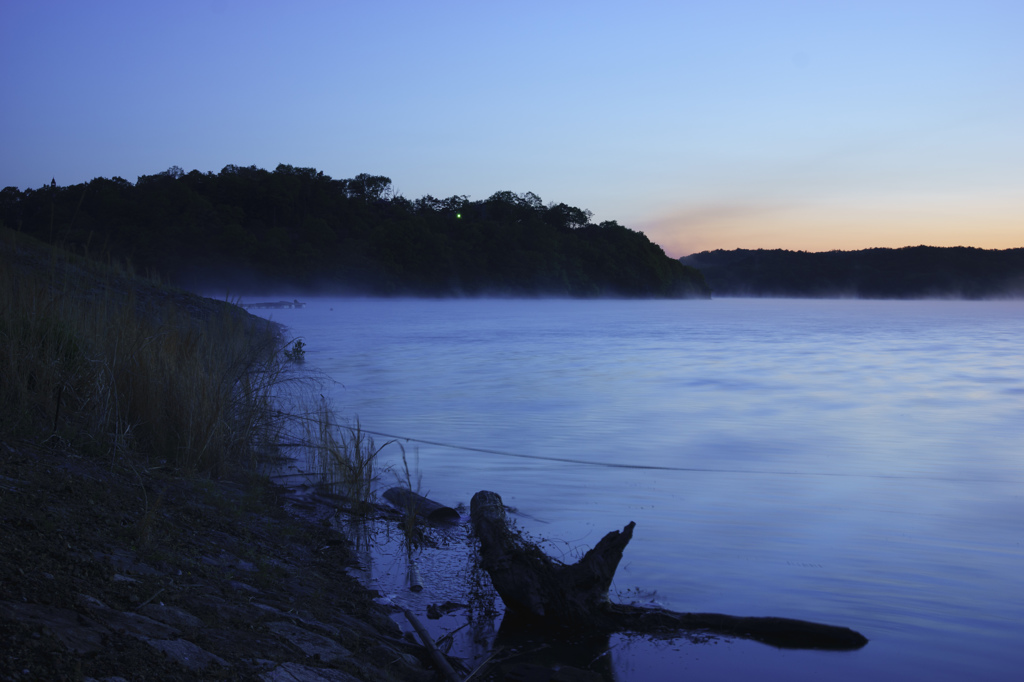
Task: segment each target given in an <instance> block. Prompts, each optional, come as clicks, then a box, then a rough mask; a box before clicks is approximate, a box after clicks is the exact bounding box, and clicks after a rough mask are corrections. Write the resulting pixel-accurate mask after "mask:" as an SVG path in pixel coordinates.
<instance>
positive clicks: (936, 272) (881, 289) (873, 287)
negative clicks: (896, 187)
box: [680, 246, 1024, 299]
mask: <svg viewBox="0 0 1024 682" xmlns="http://www.w3.org/2000/svg"><path fill="white" fill-rule="evenodd" d="M680 261H681V262H682V263H684V264H687V265H690V266H693V267H696V268H700V270H701V272H703V273H704V276H705V277H706V278H707V282H708V284H709V286H710V287H711V290H712V292H713V293H714V294H716V295H720V296H788V297H818V298H828V297H841V296H856V297H860V298H938V297H958V298H970V299H980V298H999V297H1022V296H1024V248H1019V249H1003V250H997V249H978V248H973V247H964V246H956V247H936V246H909V247H905V248H900V249H881V248H879V249H864V250H860V251H828V252H821V253H809V252H805V251H787V250H783V249H774V250H763V249H757V250H748V249H735V250H732V251H724V250H717V251H702V252H700V253H695V254H693V255H690V256H685V257H683V258H681V259H680Z"/></svg>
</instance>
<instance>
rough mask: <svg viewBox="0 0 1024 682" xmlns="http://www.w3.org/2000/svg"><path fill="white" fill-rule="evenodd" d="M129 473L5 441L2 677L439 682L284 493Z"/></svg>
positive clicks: (61, 449)
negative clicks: (289, 504) (295, 513)
mask: <svg viewBox="0 0 1024 682" xmlns="http://www.w3.org/2000/svg"><path fill="white" fill-rule="evenodd" d="M136 466H137V465H132V464H130V463H128V462H125V461H98V460H96V459H91V458H89V457H88V456H84V455H82V454H80V453H78V452H75V451H72V450H69V449H67V448H66V447H65V446H64V445H63V444H61V443H60V442H57V441H51V442H50V443H47V444H45V445H37V444H30V443H25V442H0V679H3V680H23V679H32V680H83V679H84V680H88V679H90V678H92V679H99V680H102V679H118V678H123V679H126V680H197V679H198V680H206V679H208V680H221V679H230V680H352V679H360V680H429V679H433V677H434V675H433V673H432V672H431V671H429V670H428V669H427V668H428V666H429V662H428V658H427V657H426V656H425V655H424V652H423V650H422V649H421V648H420V647H419V646H416V645H414V644H411V643H410V642H408V641H407V640H405V639H403V637H402V633H401V631H400V630H399V628H398V626H397V625H396V624H395V622H394V621H393V620H392V619H391V618H390V617H389V613H388V612H387V611H386V610H385V609H384V607H382V606H379V605H378V604H376V603H375V602H374V601H373V600H372V598H373V596H374V595H372V594H371V593H369V592H368V591H367V590H366V589H364V588H363V587H362V586H360V585H359V584H358V583H357V581H356V580H355V579H353V578H352V577H350V576H349V575H348V573H347V572H346V567H348V566H350V565H351V562H352V561H353V559H352V557H351V554H350V552H349V550H348V547H347V542H346V540H345V538H344V537H342V536H341V535H340V534H338V533H337V532H336V531H334V530H332V529H331V528H330V527H329V526H327V525H326V524H324V523H320V522H316V521H313V520H309V519H302V518H297V517H295V516H292V515H290V514H289V513H288V512H286V511H285V509H284V507H283V505H282V501H283V499H284V493H285V491H284V490H283V489H280V488H277V487H275V486H272V485H270V484H268V483H266V482H265V481H263V480H258V479H256V478H253V479H251V480H247V481H210V480H207V479H200V478H196V479H188V478H182V477H180V476H173V475H170V474H169V473H166V472H163V471H161V470H159V469H155V470H148V471H147V470H140V469H138V468H134V467H136Z"/></svg>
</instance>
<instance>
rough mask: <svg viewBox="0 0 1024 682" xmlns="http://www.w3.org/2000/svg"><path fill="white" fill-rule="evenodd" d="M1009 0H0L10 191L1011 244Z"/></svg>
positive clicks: (1017, 156)
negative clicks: (400, 199) (422, 206)
mask: <svg viewBox="0 0 1024 682" xmlns="http://www.w3.org/2000/svg"><path fill="white" fill-rule="evenodd" d="M1022 36H1024V2H1021V1H1020V0H1011V1H1007V2H987V1H986V0H970V1H965V2H943V1H942V0H929V1H927V2H924V1H922V2H917V1H910V0H886V1H883V2H875V1H873V0H857V1H850V2H845V1H843V0H817V1H814V2H784V1H781V0H780V1H777V0H757V1H747V2H743V1H731V0H716V2H706V1H701V2H685V1H682V0H676V1H675V2H645V1H644V0H634V1H632V2H629V3H626V2H621V1H617V2H603V1H601V0H590V1H588V2H559V1H558V0H545V1H544V2H533V1H532V0H518V1H516V2H503V1H501V0H494V1H488V2H480V0H475V1H473V2H446V1H444V0H434V1H433V2H423V1H422V0H421V1H415V2H414V1H400V2H399V1H389V0H374V1H373V2H368V1H366V0H360V1H358V2H352V1H347V0H338V1H334V2H303V1H302V0H296V1H294V2H288V3H284V2H276V1H275V2H263V1H260V0H245V1H244V2H243V1H235V0H203V1H198V2H193V1H191V0H176V1H175V2H138V0H133V1H132V2H105V1H103V0H91V1H90V2H81V0H76V1H74V2H56V1H48V0H33V1H32V2H18V1H15V0H0V187H5V186H11V185H13V186H16V187H19V188H21V189H26V188H38V187H40V186H42V185H43V184H48V183H49V182H50V180H51V178H54V179H56V182H57V184H58V185H61V186H65V185H72V184H77V183H80V182H87V181H89V180H91V179H92V178H96V177H108V178H109V177H114V176H119V177H122V178H125V179H126V180H129V181H131V182H135V181H136V179H137V178H138V176H140V175H151V174H154V173H159V172H161V171H164V170H166V169H168V168H170V167H171V166H180V167H181V168H183V169H185V170H186V171H189V170H192V169H198V170H200V171H202V172H207V171H212V172H215V173H216V172H219V171H220V170H221V169H222V168H223V167H224V166H226V165H228V164H234V165H238V166H251V165H255V166H257V167H260V168H266V169H268V170H273V169H274V168H275V167H276V166H277V165H278V164H280V163H285V164H289V165H292V166H300V167H313V168H317V169H318V170H322V171H323V172H324V173H326V174H327V175H330V176H332V177H334V178H350V177H354V176H355V175H357V174H359V173H364V172H365V173H371V174H374V175H386V176H388V177H389V178H391V180H392V182H393V186H394V188H395V189H396V190H397V191H398V192H399V193H401V194H402V195H404V196H406V197H407V198H410V199H416V198H419V197H422V196H424V195H427V194H430V195H433V196H435V197H438V198H445V197H448V196H452V195H456V194H458V195H469V197H470V199H471V200H480V199H486V198H487V197H489V196H490V195H492V194H493V193H495V192H498V191H502V190H511V191H513V192H516V193H522V192H527V191H530V192H534V193H535V194H537V195H538V196H540V197H541V199H543V200H544V201H545V202H554V203H561V202H564V203H566V204H569V205H571V206H577V207H579V208H584V209H589V210H590V211H592V212H593V213H594V220H595V221H597V222H600V221H603V220H616V221H618V222H619V223H621V224H623V225H625V226H627V227H630V228H632V229H635V230H640V231H642V232H644V233H645V234H647V236H648V237H650V238H651V240H652V241H654V242H656V243H658V244H660V245H661V246H662V247H663V248H664V249H665V251H666V252H667V253H668V254H669V255H670V256H674V257H675V256H683V255H687V254H690V253H694V252H698V251H703V250H710V249H733V248H751V249H756V248H766V249H772V248H784V249H797V250H805V251H828V250H832V249H843V250H849V249H861V248H871V247H901V246H913V245H918V244H927V245H932V246H958V245H959V246H975V247H980V248H1016V247H1024V39H1022Z"/></svg>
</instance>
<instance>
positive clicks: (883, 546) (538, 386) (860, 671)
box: [264, 299, 1024, 681]
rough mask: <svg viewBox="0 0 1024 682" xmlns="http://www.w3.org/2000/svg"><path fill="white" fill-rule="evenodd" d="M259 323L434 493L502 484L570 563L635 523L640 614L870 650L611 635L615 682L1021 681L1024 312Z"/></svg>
mask: <svg viewBox="0 0 1024 682" xmlns="http://www.w3.org/2000/svg"><path fill="white" fill-rule="evenodd" d="M264 312H265V314H266V316H268V317H272V318H273V319H275V320H277V321H279V322H282V323H284V324H285V325H287V326H288V327H289V328H290V330H291V333H292V334H294V335H295V336H301V337H302V338H303V339H304V340H305V342H306V344H307V356H306V357H307V365H308V366H310V367H315V368H317V369H319V370H321V371H323V372H325V373H326V374H327V375H328V376H330V377H331V378H333V379H334V380H336V381H337V382H339V383H338V384H335V385H331V386H327V387H325V395H328V397H330V398H332V399H333V401H334V403H335V406H336V407H337V408H339V411H340V412H341V413H342V414H343V415H348V416H350V417H353V416H355V415H358V417H359V419H360V421H361V423H362V425H363V427H365V428H366V429H369V430H372V431H376V432H379V433H383V434H394V435H398V436H402V437H405V438H412V439H418V440H415V441H413V440H410V441H408V442H405V441H403V444H404V445H405V447H406V450H407V452H408V453H409V455H410V459H411V461H412V462H413V463H414V464H415V465H416V466H417V468H418V470H419V473H420V474H421V476H422V486H421V487H422V490H423V491H424V492H429V495H430V497H432V498H434V499H437V500H438V501H441V502H443V503H445V504H449V505H454V504H456V503H458V502H462V503H466V504H467V505H468V503H469V500H470V498H471V497H472V495H473V493H474V492H476V491H478V490H482V489H487V490H493V491H495V492H497V493H499V494H501V495H502V497H503V498H504V500H505V502H506V504H508V505H512V506H514V507H516V508H517V509H518V510H519V511H520V512H522V515H521V516H519V517H517V518H518V521H519V523H520V525H521V526H522V527H524V528H525V529H526V530H527V531H529V532H530V533H533V534H535V535H537V536H540V537H543V538H547V539H550V540H552V542H551V543H549V544H548V546H547V548H548V551H550V552H552V553H561V555H562V556H564V557H565V558H566V559H567V560H570V561H571V560H573V558H574V557H575V556H577V555H579V554H581V553H582V552H583V551H585V550H586V549H587V548H589V547H590V546H592V545H593V544H595V543H596V542H597V541H598V540H599V539H600V538H601V537H602V536H603V535H604V534H605V533H606V532H608V531H610V530H615V529H621V528H622V527H623V526H624V525H625V524H626V523H627V522H629V521H635V522H636V524H637V526H636V530H635V534H634V539H633V541H632V543H631V544H630V545H629V546H628V548H627V549H626V553H625V556H624V558H623V561H622V564H621V566H620V568H619V572H618V574H617V577H616V582H615V585H614V589H615V591H616V592H617V594H618V595H619V598H620V599H629V598H631V597H634V598H635V597H637V596H640V598H641V600H650V601H653V602H655V603H657V604H660V605H662V606H665V607H667V608H670V609H673V610H677V611H710V612H718V613H728V614H732V615H750V616H760V615H771V616H784V617H790V618H800V619H806V620H814V621H819V622H824V623H829V624H834V625H843V626H847V627H850V628H852V629H854V630H857V631H859V632H861V633H862V634H864V635H865V636H867V637H868V638H869V639H870V643H869V644H868V645H867V646H866V647H865V648H863V649H861V650H859V651H856V652H847V653H835V652H816V651H792V650H778V649H774V648H772V647H769V646H765V645H762V644H757V643H752V642H746V641H742V640H717V641H716V642H714V643H710V644H694V643H691V642H688V641H686V640H680V641H676V642H670V643H665V642H661V643H654V642H649V641H646V640H643V639H638V638H632V639H630V638H615V639H613V641H612V642H611V643H610V645H609V646H610V647H611V650H610V651H608V652H607V653H606V654H605V659H606V663H605V665H606V668H605V670H606V672H607V671H609V670H610V671H611V674H613V675H614V676H615V677H616V678H617V679H620V680H631V681H632V680H648V679H679V678H681V677H691V678H694V679H738V678H740V677H741V676H748V675H749V676H751V677H755V676H756V677H757V678H759V679H790V680H803V679H807V680H811V679H814V680H820V679H833V680H836V679H839V680H842V679H846V680H863V679H868V678H870V679H873V680H897V679H899V680H904V679H908V678H911V679H930V680H962V679H974V680H1008V679H1019V677H1018V676H1019V675H1020V674H1021V672H1020V671H1021V670H1022V669H1024V544H1022V543H1024V301H993V302H965V301H858V300H828V301H822V300H779V299H763V300H753V299H716V300H711V301H569V300H364V299H319V300H313V301H311V302H310V303H309V305H308V306H307V307H306V308H305V309H302V310H280V311H273V312H272V313H271V312H268V311H264ZM385 440H387V438H385V437H378V442H383V441H385ZM423 441H429V442H423ZM442 443H443V444H446V445H439V444H442ZM447 445H451V446H458V448H472V449H458V448H456V447H448V446H447ZM486 451H498V452H502V453H507V454H495V453H494V452H486ZM398 455H399V451H398V450H397V448H395V447H394V446H391V447H390V448H389V449H387V450H385V456H387V457H388V458H389V460H390V461H391V462H392V463H394V462H396V461H397V457H398ZM511 455H525V456H529V457H536V458H547V459H531V458H525V457H516V456H511ZM565 460H571V461H565ZM648 467H650V468H648ZM385 483H388V482H387V481H386V482H385ZM453 570H459V569H458V567H456V568H455V569H453ZM385 572H386V571H385ZM651 595H653V596H651ZM598 653H601V652H598Z"/></svg>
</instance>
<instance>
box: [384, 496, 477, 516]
mask: <svg viewBox="0 0 1024 682" xmlns="http://www.w3.org/2000/svg"><path fill="white" fill-rule="evenodd" d="M384 499H385V500H387V501H388V502H390V503H391V504H393V505H395V506H396V507H398V508H399V509H401V510H403V511H406V510H409V509H411V510H412V511H413V512H414V513H415V514H416V515H417V516H422V517H423V518H425V519H426V520H428V521H432V522H439V521H458V520H459V518H461V517H460V516H459V512H457V511H455V510H454V509H452V508H451V507H446V506H444V505H443V504H438V503H437V502H434V501H433V500H429V499H427V498H426V497H423V496H422V495H420V494H418V493H414V492H413V491H411V490H409V489H408V488H402V487H396V488H388V489H387V490H386V491H384Z"/></svg>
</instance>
